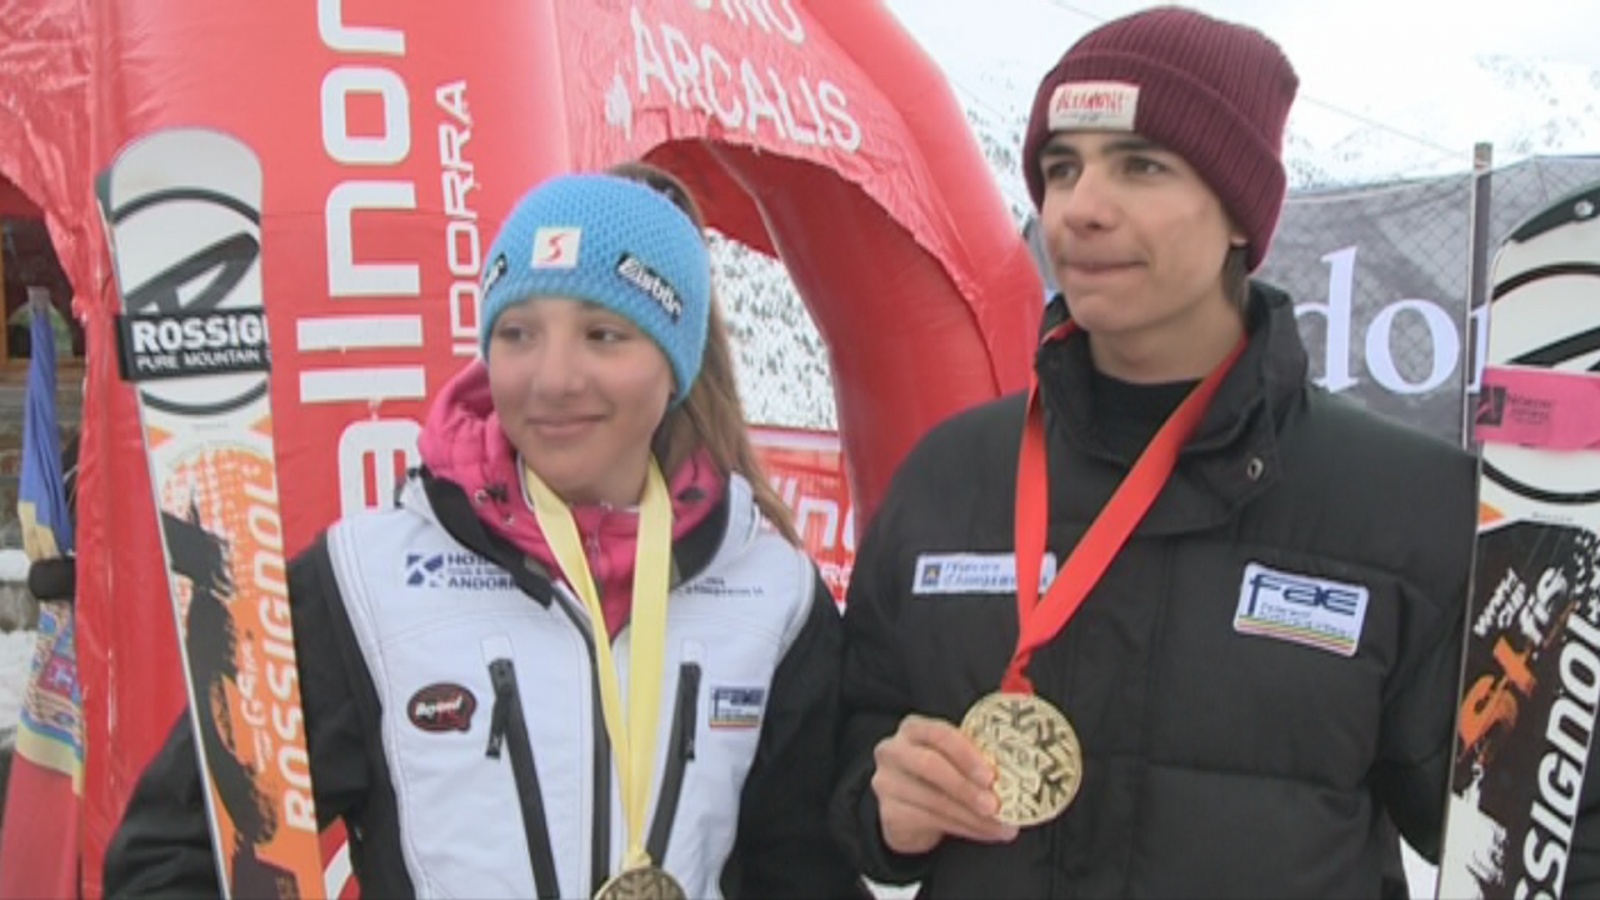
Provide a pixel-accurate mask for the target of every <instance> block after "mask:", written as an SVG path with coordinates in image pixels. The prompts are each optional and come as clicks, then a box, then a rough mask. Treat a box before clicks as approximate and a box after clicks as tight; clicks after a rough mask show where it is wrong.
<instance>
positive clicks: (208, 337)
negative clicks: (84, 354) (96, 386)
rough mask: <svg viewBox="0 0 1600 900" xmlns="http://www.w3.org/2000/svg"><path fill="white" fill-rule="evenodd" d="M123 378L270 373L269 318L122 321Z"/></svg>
mask: <svg viewBox="0 0 1600 900" xmlns="http://www.w3.org/2000/svg"><path fill="white" fill-rule="evenodd" d="M119 324H120V326H121V331H122V334H121V338H122V351H123V360H122V361H123V370H124V371H123V375H124V377H126V378H128V379H129V380H130V381H145V380H148V379H152V378H179V377H185V376H190V375H216V374H225V373H237V372H261V371H266V370H267V369H268V368H269V367H270V364H271V357H270V355H269V352H268V349H267V317H266V315H265V314H264V313H262V312H261V311H259V310H238V309H233V310H219V311H217V312H213V313H194V314H179V315H175V316H139V317H135V318H123V319H122V320H121V322H120V323H119Z"/></svg>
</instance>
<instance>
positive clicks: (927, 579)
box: [911, 553, 1056, 596]
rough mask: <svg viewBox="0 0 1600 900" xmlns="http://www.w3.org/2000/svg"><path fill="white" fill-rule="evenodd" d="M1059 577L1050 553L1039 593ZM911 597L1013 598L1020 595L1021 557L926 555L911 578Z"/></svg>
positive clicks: (1043, 563) (1041, 570) (1042, 569)
mask: <svg viewBox="0 0 1600 900" xmlns="http://www.w3.org/2000/svg"><path fill="white" fill-rule="evenodd" d="M1055 577H1056V555H1055V554H1054V553H1046V554H1045V555H1044V559H1043V560H1042V561H1041V562H1040V563H1039V591H1040V593H1043V592H1044V591H1047V590H1049V589H1050V582H1052V581H1054V580H1055ZM911 593H912V594H915V595H918V596H932V595H936V594H1011V595H1013V596H1014V595H1015V594H1016V593H1017V557H1016V555H1015V554H1012V553H924V554H922V555H921V556H918V557H917V568H916V571H915V572H913V573H912V576H911Z"/></svg>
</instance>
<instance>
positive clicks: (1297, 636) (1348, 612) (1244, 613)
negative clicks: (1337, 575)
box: [1233, 563, 1368, 656]
mask: <svg viewBox="0 0 1600 900" xmlns="http://www.w3.org/2000/svg"><path fill="white" fill-rule="evenodd" d="M1367 599H1368V594H1367V589H1366V588H1365V587H1364V586H1361V585H1354V584H1344V583H1342V582H1338V581H1330V580H1328V579H1325V578H1316V577H1313V576H1310V575H1300V574H1296V573H1293V572H1282V571H1278V570H1276V569H1269V568H1267V567H1266V566H1263V565H1261V564H1260V563H1250V564H1249V565H1248V566H1246V567H1245V570H1244V579H1243V580H1242V581H1241V582H1240V583H1239V606H1238V609H1237V610H1236V611H1235V612H1234V617H1233V629H1234V631H1237V632H1239V633H1240V634H1251V635H1258V636H1260V637H1268V638H1274V639H1276V640H1281V641H1288V642H1290V643H1295V644H1304V645H1305V646H1308V647H1316V648H1317V649H1320V650H1328V651H1331V652H1333V653H1338V654H1339V655H1341V656H1354V655H1355V652H1356V647H1357V645H1358V644H1359V643H1360V642H1361V626H1362V624H1363V623H1364V622H1365V621H1366V617H1367Z"/></svg>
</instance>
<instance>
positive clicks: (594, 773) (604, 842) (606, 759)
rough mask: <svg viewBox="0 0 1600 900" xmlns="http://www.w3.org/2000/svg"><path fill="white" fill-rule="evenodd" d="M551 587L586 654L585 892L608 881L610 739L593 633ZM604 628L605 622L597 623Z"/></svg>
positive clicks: (560, 590) (561, 588)
mask: <svg viewBox="0 0 1600 900" xmlns="http://www.w3.org/2000/svg"><path fill="white" fill-rule="evenodd" d="M552 584H553V585H554V586H555V588H556V590H555V592H554V593H555V596H556V598H557V605H558V606H560V607H561V611H562V612H564V613H566V615H567V618H568V619H570V620H571V621H572V624H573V626H574V627H576V628H577V629H578V633H579V634H581V635H583V646H584V649H585V650H587V651H588V653H589V696H590V698H591V699H590V703H589V706H590V716H589V721H591V722H593V723H594V732H595V733H594V757H593V759H592V760H591V764H592V766H593V768H592V769H591V770H590V775H591V778H590V781H592V782H593V784H594V799H593V803H594V818H593V821H592V823H591V824H592V827H591V829H590V835H589V837H590V841H591V843H592V844H593V848H592V849H591V850H590V853H589V891H588V893H587V894H585V896H588V894H592V893H594V892H595V891H598V890H599V889H600V887H601V885H604V884H605V883H606V882H607V881H609V880H610V879H611V739H610V738H608V737H607V736H606V728H605V721H606V719H605V710H604V709H602V708H601V706H600V676H599V674H598V673H597V672H596V671H595V649H594V641H595V632H594V631H593V630H592V629H591V628H590V626H589V624H588V620H587V618H586V617H585V616H582V615H580V614H579V613H578V612H577V601H576V600H574V599H573V598H572V596H571V595H570V594H569V593H568V592H567V588H566V586H565V585H561V584H557V583H555V582H552ZM599 625H600V627H602V628H604V627H605V623H604V622H601V623H599Z"/></svg>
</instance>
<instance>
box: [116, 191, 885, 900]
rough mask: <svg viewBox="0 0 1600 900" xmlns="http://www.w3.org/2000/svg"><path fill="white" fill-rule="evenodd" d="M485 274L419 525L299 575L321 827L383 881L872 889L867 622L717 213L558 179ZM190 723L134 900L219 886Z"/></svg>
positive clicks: (431, 455)
mask: <svg viewBox="0 0 1600 900" xmlns="http://www.w3.org/2000/svg"><path fill="white" fill-rule="evenodd" d="M486 258H487V260H488V261H489V265H488V267H487V269H486V272H485V275H484V280H483V316H482V321H483V328H482V350H483V360H482V361H481V362H474V363H473V364H471V365H469V366H468V367H467V368H466V369H465V370H464V371H462V372H461V373H460V374H459V375H458V376H457V377H455V378H454V379H453V380H452V381H450V382H449V383H448V384H446V385H445V386H444V387H443V389H442V390H441V392H440V393H439V395H438V396H437V397H436V398H435V400H434V402H433V405H432V408H431V411H430V413H429V415H428V417H427V420H426V423H425V426H424V430H423V434H422V437H421V439H420V442H419V449H420V451H421V456H422V462H423V467H422V469H421V470H420V471H419V472H418V473H416V474H415V476H414V477H413V478H412V479H411V480H410V481H409V482H408V483H407V485H406V486H405V488H404V490H403V491H402V495H401V497H400V502H399V504H398V508H396V509H392V510H386V511H374V512H369V513H364V514H361V515H357V516H352V517H349V518H347V519H344V520H341V521H340V522H338V523H336V524H334V525H333V526H332V527H331V528H329V529H328V531H327V532H326V533H325V534H324V535H323V536H322V537H321V538H320V539H319V540H318V541H317V542H316V544H315V545H314V546H313V547H312V548H310V549H309V550H307V551H306V552H305V553H304V554H302V555H301V556H300V557H299V558H298V559H297V560H296V561H295V562H294V564H293V565H292V567H291V573H290V595H291V599H292V602H293V606H294V617H295V618H294V624H295V636H296V648H297V651H298V654H299V665H300V670H301V684H302V697H303V703H304V706H305V713H306V722H307V727H308V733H309V748H310V751H311V756H312V776H313V782H314V789H315V795H316V801H317V805H318V810H317V811H318V814H319V818H320V819H321V820H322V821H323V822H328V821H331V820H333V819H334V818H343V819H344V820H345V822H346V823H347V825H348V826H349V833H350V841H351V857H352V862H353V864H354V867H355V871H356V874H357V876H358V877H359V879H360V881H361V885H362V889H363V891H364V892H365V893H366V894H367V895H369V896H382V897H389V896H406V895H448V896H460V897H469V896H470V897H490V896H506V897H534V896H538V897H558V896H559V897H588V896H596V895H598V896H608V895H619V896H620V895H626V896H635V895H637V896H674V895H678V896H688V897H709V896H718V895H723V896H760V897H768V896H774V897H776V896H802V895H812V896H841V895H845V894H849V893H852V892H854V891H855V890H856V885H857V883H858V882H857V880H856V879H855V877H854V875H853V873H852V871H851V870H850V869H849V868H848V867H847V865H846V863H845V862H844V861H843V858H842V856H841V854H840V853H839V852H838V851H837V850H836V848H835V846H834V845H833V844H832V843H831V842H830V839H829V837H828V834H827V830H826V825H825V821H824V820H825V814H824V810H825V806H826V797H827V791H828V788H829V784H830V780H831V779H832V777H833V771H832V769H833V766H832V760H833V748H832V741H833V739H834V734H835V727H836V726H835V723H836V715H837V698H836V693H837V688H838V668H839V652H840V634H839V632H840V626H839V621H838V614H837V612H836V608H835V606H834V604H833V602H832V600H831V598H830V596H829V594H828V592H827V589H826V588H825V586H824V585H823V584H822V582H821V580H820V579H819V577H818V575H817V573H816V570H815V568H814V566H813V565H812V563H811V562H810V560H809V559H808V558H807V557H806V556H805V554H804V553H803V552H802V551H801V550H800V548H799V547H798V546H797V545H796V544H797V542H796V539H795V533H794V529H793V526H792V525H791V523H790V521H789V518H788V514H787V512H786V511H785V509H784V508H783V506H782V504H781V502H780V501H779V500H778V498H777V497H776V495H775V493H774V492H773V491H772V489H771V488H770V486H769V485H768V484H767V482H766V480H765V478H764V477H763V476H762V474H761V472H760V470H759V467H758V466H757V464H756V462H755V456H754V454H753V452H752V450H751V447H750V442H749V438H748V435H747V433H746V430H745V425H744V421H743V417H742V412H741V409H740V405H739V400H738V394H737V391H736V389H735V384H734V374H733V369H732V364H731V355H730V353H729V348H728V346H727V336H726V333H725V330H724V329H723V328H722V327H721V321H720V318H719V316H718V315H717V312H716V309H715V302H714V299H713V296H712V291H711V273H710V266H709V261H708V257H707V252H706V247H705V243H704V240H703V234H702V228H701V222H700V219H699V213H698V210H697V209H696V208H695V207H694V205H693V203H692V201H691V200H690V199H689V197H688V194H687V193H686V192H685V191H684V189H683V186H682V185H681V184H679V183H678V182H676V181H675V180H674V179H671V178H670V176H667V175H666V174H665V173H663V172H660V171H658V170H654V169H651V168H649V167H643V166H637V165H635V166H629V167H625V168H622V169H620V170H619V174H617V175H571V176H563V177H558V178H555V179H552V180H550V181H548V182H546V183H544V184H542V185H541V186H539V187H538V188H536V189H535V190H533V191H532V192H531V193H529V194H528V195H527V196H526V197H525V198H524V199H523V200H522V201H521V202H520V203H519V204H518V206H517V207H516V209H515V210H514V211H513V213H512V214H511V216H510V217H509V218H508V220H507V221H506V222H505V223H504V225H503V227H502V230H501V233H500V235H499V237H498V238H497V239H496V241H495V243H494V245H493V247H492V248H491V249H490V252H489V254H488V256H487V257H486ZM191 732H192V729H191V728H190V726H189V724H188V722H187V717H184V720H183V721H180V722H179V723H178V725H177V726H176V727H175V728H174V731H173V734H172V737H171V739H170V740H169V743H168V746H167V747H166V749H165V750H164V751H163V753H162V754H161V755H160V756H159V757H158V758H157V759H156V760H155V762H154V763H153V764H152V765H151V767H150V769H149V771H148V772H147V773H146V775H145V776H144V778H143V780H142V781H141V783H140V785H139V787H138V789H137V791H136V793H135V795H134V797H133V800H132V802H131V804H130V806H129V809H128V813H127V816H126V818H125V820H124V822H123V824H122V826H121V829H120V830H119V832H118V834H117V836H116V839H115V841H114V843H113V846H112V847H111V849H110V851H109V852H108V855H107V863H106V881H105V883H106V888H107V892H108V893H110V894H112V895H134V894H146V893H148V894H160V895H164V896H171V895H173V894H174V893H182V892H186V891H191V890H192V891H197V892H201V893H206V894H209V895H212V896H214V895H215V893H216V883H215V874H214V873H215V867H214V865H213V863H212V861H211V851H210V847H209V840H208V837H207V830H206V818H205V813H204V810H203V807H202V805H201V802H200V784H199V780H198V775H197V771H198V770H197V768H196V758H195V752H194V743H193V738H192V733H191ZM630 892H632V893H630ZM648 892H653V893H648Z"/></svg>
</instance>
